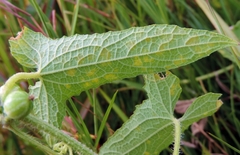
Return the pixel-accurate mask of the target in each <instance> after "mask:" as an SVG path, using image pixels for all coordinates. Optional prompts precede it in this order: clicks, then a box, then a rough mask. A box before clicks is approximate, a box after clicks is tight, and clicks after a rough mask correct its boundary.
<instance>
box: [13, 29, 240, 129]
mask: <svg viewBox="0 0 240 155" xmlns="http://www.w3.org/2000/svg"><path fill="white" fill-rule="evenodd" d="M9 43H10V49H11V53H12V55H13V56H14V57H15V58H16V59H17V60H18V62H19V63H21V64H22V65H23V66H26V67H29V68H37V71H38V72H39V73H40V74H41V86H43V87H44V89H46V92H47V94H48V93H51V97H50V96H48V97H47V99H48V100H47V102H48V103H47V104H53V106H52V107H56V109H60V111H56V110H55V109H52V108H50V107H48V106H46V108H47V109H45V110H44V109H42V112H41V113H42V115H45V116H46V115H47V116H49V118H47V117H45V121H47V122H57V123H54V126H57V127H59V126H61V121H62V119H63V116H64V106H65V102H66V100H67V99H68V98H69V97H71V96H73V95H76V94H79V93H80V92H82V91H84V90H88V89H91V88H96V87H98V86H100V85H102V84H104V83H108V82H112V81H114V80H118V79H123V78H129V77H134V76H137V75H140V74H146V73H156V72H162V71H166V70H169V69H173V68H177V67H180V66H183V65H186V64H189V63H191V62H194V61H196V60H198V59H201V58H203V57H206V56H208V55H209V54H211V53H212V52H214V51H216V50H218V49H221V48H224V47H227V46H233V45H236V44H237V43H236V42H235V41H233V40H231V39H229V38H227V37H225V36H223V35H220V34H217V33H212V32H208V31H204V30H194V29H185V28H180V27H178V26H174V25H151V26H146V27H136V28H130V29H127V30H123V31H116V32H108V33H103V34H92V35H74V36H71V37H62V38H60V39H55V40H53V39H50V38H47V37H45V36H43V35H42V34H40V33H36V32H33V31H31V30H29V29H28V28H24V30H23V31H22V32H21V33H20V34H19V36H17V37H16V38H13V39H11V40H10V41H9ZM39 96H40V98H39V99H40V100H41V99H44V97H41V94H39ZM34 106H35V108H34V109H38V108H40V107H39V105H38V104H37V103H36V102H35V101H34ZM45 111H49V112H50V113H52V115H48V114H47V113H45ZM34 113H35V114H36V115H37V116H38V114H39V112H36V111H34ZM40 117H42V116H40ZM53 119H55V120H53Z"/></svg>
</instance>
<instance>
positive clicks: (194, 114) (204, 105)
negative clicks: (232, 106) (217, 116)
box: [180, 93, 222, 130]
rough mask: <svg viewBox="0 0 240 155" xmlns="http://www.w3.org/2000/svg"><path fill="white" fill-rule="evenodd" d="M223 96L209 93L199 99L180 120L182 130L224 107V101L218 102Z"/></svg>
mask: <svg viewBox="0 0 240 155" xmlns="http://www.w3.org/2000/svg"><path fill="white" fill-rule="evenodd" d="M220 96H221V94H214V93H208V94H205V95H203V96H201V97H198V98H197V99H196V100H195V101H194V102H193V103H192V104H191V105H190V106H189V107H188V109H187V111H186V112H185V114H184V115H183V116H182V118H181V119H180V121H181V127H182V130H185V129H187V127H188V126H189V125H191V124H192V123H194V122H197V121H198V120H200V119H202V118H205V117H208V116H210V115H212V114H213V113H215V112H216V111H217V110H218V108H219V107H220V106H221V105H222V101H220V100H217V99H218V98H219V97H220Z"/></svg>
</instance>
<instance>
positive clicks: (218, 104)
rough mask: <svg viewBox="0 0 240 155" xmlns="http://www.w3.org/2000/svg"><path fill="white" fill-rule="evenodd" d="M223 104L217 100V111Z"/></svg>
mask: <svg viewBox="0 0 240 155" xmlns="http://www.w3.org/2000/svg"><path fill="white" fill-rule="evenodd" d="M222 104H223V102H222V101H221V100H217V102H216V107H217V109H219V108H220V107H221V106H222Z"/></svg>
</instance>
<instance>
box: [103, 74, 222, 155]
mask: <svg viewBox="0 0 240 155" xmlns="http://www.w3.org/2000/svg"><path fill="white" fill-rule="evenodd" d="M144 80H145V83H146V84H145V86H144V89H145V90H146V92H147V94H148V100H145V101H144V102H143V103H142V104H141V105H140V106H137V108H136V110H135V111H134V114H133V115H132V116H131V117H130V119H129V120H128V121H127V122H126V123H125V124H124V125H123V126H122V127H121V128H120V129H118V130H117V131H116V132H115V133H114V135H113V136H112V137H110V138H109V139H108V140H107V142H106V143H105V144H104V145H103V146H102V147H101V148H100V153H99V154H100V155H136V154H137V155H145V154H159V152H160V151H162V150H163V149H165V148H166V147H167V146H168V145H169V144H170V143H172V142H173V140H174V132H175V128H174V127H175V121H178V122H180V123H181V129H182V131H184V130H185V129H186V128H187V127H188V126H189V125H190V124H192V123H194V122H196V121H198V120H200V119H201V118H204V117H207V116H209V115H212V114H213V113H214V112H216V111H217V109H218V108H219V107H220V106H221V101H217V99H218V97H219V96H220V95H219V94H213V93H208V94H206V95H203V96H201V97H199V98H197V99H196V101H195V102H194V103H193V104H192V105H191V106H190V107H189V109H188V110H187V112H186V114H185V115H184V116H183V117H182V118H181V119H178V120H177V119H175V118H174V116H173V111H174V107H175V105H176V102H177V100H178V97H179V95H180V93H181V87H180V85H179V79H178V78H177V77H176V76H175V75H173V74H171V73H170V72H167V75H166V77H165V78H160V77H159V75H157V74H156V75H152V74H149V75H146V76H144ZM179 128H180V127H179ZM179 134H180V133H179ZM175 136H180V135H175Z"/></svg>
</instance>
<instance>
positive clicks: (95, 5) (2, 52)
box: [0, 0, 240, 155]
mask: <svg viewBox="0 0 240 155" xmlns="http://www.w3.org/2000/svg"><path fill="white" fill-rule="evenodd" d="M202 1H203V0H202ZM210 2H211V6H212V7H213V8H214V9H215V11H217V12H218V14H219V15H220V16H221V17H222V18H223V20H224V21H225V22H226V23H227V24H228V25H230V26H231V27H230V28H233V30H234V31H235V32H236V33H238V34H237V35H238V36H239V27H238V26H234V25H236V23H237V22H238V20H239V19H240V8H239V6H240V2H239V1H238V0H228V1H227V0H212V1H210ZM76 6H79V7H76ZM154 23H156V24H175V25H178V26H181V27H190V28H196V29H206V30H215V28H214V27H213V25H212V24H211V22H210V20H209V19H208V17H207V16H206V15H205V14H204V12H203V11H202V10H201V8H200V7H199V6H198V4H197V3H196V1H192V0H152V1H147V0H146V1H144V0H81V1H73V0H48V1H47V0H38V1H34V0H29V1H28V0H25V1H16V0H12V1H6V0H0V30H1V31H0V47H1V49H0V82H1V84H3V83H4V81H6V79H7V78H8V77H10V76H11V75H13V74H14V73H16V72H19V71H29V70H28V69H26V68H22V67H21V66H20V65H19V64H18V63H17V62H16V61H15V60H14V59H13V58H12V56H11V55H10V52H9V44H8V39H9V38H10V37H11V36H15V35H16V33H17V32H19V31H20V30H21V27H22V26H27V27H29V28H31V29H32V30H34V31H38V32H42V33H44V34H45V35H46V36H49V37H51V38H57V37H61V36H63V35H66V36H71V35H73V34H76V33H78V34H92V33H102V32H107V31H114V30H122V29H126V28H130V27H133V26H145V25H150V24H154ZM220 25H221V24H220ZM238 25H239V24H238ZM172 72H173V73H174V74H175V75H177V76H178V77H179V78H180V80H181V87H182V88H183V92H182V94H181V97H180V99H181V101H179V102H178V105H177V107H176V115H177V116H181V115H182V112H183V111H184V108H185V106H187V105H188V104H189V103H191V99H193V98H195V97H197V96H200V95H202V94H204V93H206V92H216V93H222V94H223V95H222V97H221V99H222V101H223V102H224V104H223V106H222V107H221V108H220V109H219V111H218V112H217V113H216V114H215V115H213V116H212V117H209V118H208V119H204V120H202V121H201V122H199V123H196V124H194V125H192V127H191V128H189V129H188V130H187V131H186V132H185V134H184V136H183V146H182V150H183V152H184V153H185V154H192V155H194V154H210V153H222V154H233V155H234V154H236V153H235V152H234V151H232V150H231V149H230V148H229V147H228V146H227V145H226V144H225V143H224V142H223V141H225V142H226V143H228V144H230V145H231V146H234V147H236V148H240V143H239V141H238V139H239V138H240V122H239V119H238V118H240V116H239V115H240V112H239V111H238V108H239V105H240V87H239V85H240V71H239V69H238V68H237V67H236V66H235V64H234V63H233V62H232V61H230V60H228V59H226V58H224V57H223V56H222V55H221V54H220V53H214V54H212V55H211V56H209V57H207V58H204V59H202V60H199V61H197V62H195V63H193V64H190V65H187V66H184V67H181V68H178V69H174V70H172ZM33 83H34V81H28V83H25V82H22V83H21V86H22V87H23V88H24V89H26V90H27V88H28V85H31V84H33ZM1 84H0V85H1ZM142 86H143V78H142V76H138V77H136V78H131V79H125V80H121V81H116V82H114V83H112V84H107V85H104V86H101V87H99V88H97V89H95V90H89V91H87V92H85V93H82V94H81V95H80V96H75V97H73V98H72V100H73V102H72V103H71V102H69V103H67V104H69V109H74V108H72V104H75V105H76V107H77V110H78V111H79V113H80V115H81V116H82V118H83V120H84V121H85V123H86V125H87V128H88V129H89V131H90V133H91V134H92V135H91V137H92V138H94V133H96V131H97V130H96V128H97V124H99V122H98V121H99V120H101V119H102V116H103V114H104V112H105V111H106V109H107V107H108V102H110V100H111V98H112V96H113V94H114V92H115V91H116V90H118V91H119V92H118V95H117V96H116V99H115V103H116V105H118V107H119V109H118V110H120V111H121V112H119V113H116V112H113V111H112V112H111V113H110V117H109V119H108V126H109V129H105V131H104V134H103V136H102V138H101V140H100V144H101V143H103V142H104V141H106V139H107V137H109V136H110V135H111V134H112V131H115V130H116V129H117V128H119V127H120V126H121V124H122V123H123V122H124V121H126V119H127V117H129V116H130V115H131V114H132V112H133V111H134V109H135V105H137V104H139V103H141V102H142V100H144V99H146V94H145V92H144V91H143V89H142ZM92 103H97V104H96V106H97V107H96V108H91V105H92ZM129 103H131V104H129ZM94 117H95V118H96V119H93V118H94ZM94 120H95V121H94ZM63 129H64V130H66V131H68V132H70V133H71V134H72V135H74V136H75V137H76V138H79V139H80V140H84V137H83V138H82V139H81V138H80V137H81V133H80V131H79V128H78V127H76V126H74V125H73V123H72V122H71V121H70V119H69V118H68V117H66V118H65V120H64V122H63ZM0 131H1V133H0V154H11V155H12V154H19V155H20V154H43V153H42V152H40V151H38V150H37V149H35V148H33V147H32V146H30V145H29V144H27V143H25V142H24V141H22V140H21V139H18V137H16V136H14V135H13V134H12V133H11V132H8V131H7V130H5V129H2V128H0ZM77 131H78V132H77ZM208 133H212V134H213V135H215V136H217V137H219V138H220V139H222V140H223V141H218V140H216V139H214V138H213V137H211V136H210V135H209V134H208ZM31 134H33V135H34V133H31ZM35 136H38V135H35ZM99 147H100V146H99ZM162 154H169V152H168V151H167V150H166V151H165V152H163V153H162Z"/></svg>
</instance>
